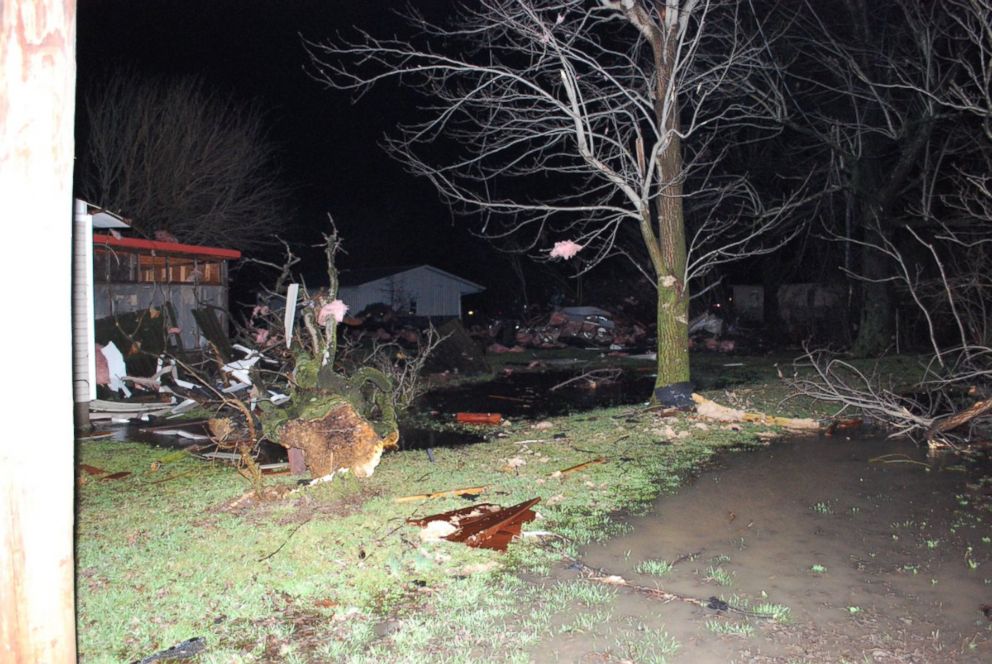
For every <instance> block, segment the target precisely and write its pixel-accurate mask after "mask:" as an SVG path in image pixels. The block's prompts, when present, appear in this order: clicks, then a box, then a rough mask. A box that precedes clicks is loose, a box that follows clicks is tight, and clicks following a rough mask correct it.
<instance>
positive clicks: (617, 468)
mask: <svg viewBox="0 0 992 664" xmlns="http://www.w3.org/2000/svg"><path fill="white" fill-rule="evenodd" d="M706 357H707V360H706V361H708V362H711V363H712V366H711V367H710V370H711V371H714V372H718V373H719V374H720V375H721V376H723V377H724V378H726V377H727V376H729V375H732V374H730V373H729V371H728V369H730V368H727V367H723V366H718V365H722V364H724V363H727V362H744V366H743V367H734V368H733V370H734V371H735V372H738V373H740V374H741V378H742V380H741V382H740V383H738V384H734V385H729V384H728V385H727V386H725V387H724V388H723V389H720V390H714V391H710V392H707V396H709V397H711V398H713V399H716V400H718V401H721V402H723V403H726V404H728V405H733V406H736V407H748V408H754V409H767V410H775V412H776V413H777V414H785V415H808V414H810V410H811V409H810V404H803V403H801V402H795V401H787V402H785V403H784V405H781V406H780V405H779V404H780V402H781V398H782V397H784V396H786V395H785V393H784V391H783V388H781V387H780V386H779V385H777V384H775V383H768V382H766V381H767V380H768V378H769V377H771V376H774V375H775V374H774V371H775V369H774V360H773V358H744V359H742V358H734V357H733V356H716V355H713V356H706ZM709 358H713V359H712V360H710V359H709ZM720 360H722V362H721V361H720ZM699 371H700V373H705V372H706V370H705V369H704V368H700V369H699ZM731 382H733V381H731ZM646 396H647V395H646ZM813 411H814V412H815V409H813ZM821 414H822V413H821ZM499 431H500V433H501V436H500V437H494V438H493V439H491V440H489V441H488V442H484V443H479V444H476V445H469V446H463V447H458V448H443V449H436V450H434V462H431V461H430V460H429V459H428V457H427V455H426V454H425V453H424V452H423V451H402V452H395V453H389V454H387V455H386V456H384V457H383V460H382V463H381V464H380V466H379V467H378V469H377V470H376V472H375V474H374V475H373V476H372V477H371V478H369V479H366V480H358V479H355V478H354V477H351V476H349V475H341V476H338V477H337V478H336V479H335V480H334V481H333V482H330V483H327V484H321V485H317V486H313V487H306V488H298V487H296V485H295V483H294V482H293V481H292V480H291V479H289V478H287V477H271V478H268V479H267V485H268V486H269V487H271V488H272V489H273V490H274V492H275V490H279V489H280V488H281V490H282V491H285V492H287V493H285V495H283V496H282V497H280V498H278V499H274V500H270V501H264V502H257V501H251V502H248V503H246V504H242V505H239V506H237V507H235V508H233V509H231V508H229V505H230V503H231V502H232V501H233V500H234V499H236V498H238V497H239V496H242V495H243V494H244V493H245V492H246V491H248V490H249V485H248V483H247V482H246V481H245V480H244V479H243V478H241V477H240V476H239V475H238V474H237V472H236V471H235V470H234V469H233V468H232V467H230V466H226V465H222V464H217V463H210V462H206V461H203V460H199V459H194V458H190V457H185V456H182V455H178V456H179V458H177V455H176V454H175V453H174V452H173V451H171V450H166V449H161V448H153V447H150V446H148V445H143V444H131V443H115V442H98V441H95V442H83V443H81V444H80V445H79V459H78V461H79V463H81V464H88V465H91V466H96V467H99V468H101V469H104V470H107V471H110V472H118V471H131V473H132V474H131V475H130V476H128V477H126V478H124V479H121V480H114V481H99V480H98V479H96V478H94V477H92V476H87V475H85V474H83V475H81V483H80V486H79V489H78V512H77V513H78V518H77V530H76V537H77V566H78V570H77V597H78V635H79V652H80V659H81V661H84V662H122V661H134V660H137V659H140V658H141V657H144V656H147V655H149V654H151V653H152V652H155V651H157V650H160V649H163V648H167V647H169V646H171V645H174V644H176V643H178V642H181V641H184V640H186V639H189V638H193V637H204V638H205V639H206V641H207V650H206V651H205V652H204V654H202V655H200V656H199V659H198V660H197V661H201V662H266V661H285V662H294V661H297V662H327V661H356V662H360V661H368V662H375V661H391V662H392V661H410V662H418V661H423V662H442V661H526V656H525V652H526V649H527V647H528V644H530V643H533V642H534V641H535V640H536V639H537V637H538V636H539V635H540V634H541V633H542V630H546V629H547V626H548V620H550V616H551V615H552V614H554V613H555V612H556V611H557V610H559V609H560V606H564V605H565V604H567V602H569V601H571V599H570V598H571V597H572V594H574V593H576V592H579V591H578V590H577V589H576V588H577V587H580V586H581V585H582V584H571V586H576V588H572V587H570V586H568V587H564V588H562V589H560V591H557V592H551V593H549V592H547V589H546V588H540V587H537V586H535V585H534V584H531V583H528V582H525V581H523V580H522V579H521V577H520V573H522V572H528V574H529V576H533V575H537V576H541V575H543V574H546V573H547V571H548V570H549V569H550V567H551V565H553V564H554V563H556V562H558V561H560V560H561V559H562V554H571V553H574V551H575V550H576V548H577V547H578V546H579V545H581V544H584V543H587V542H589V541H592V540H598V539H602V538H607V537H610V536H611V535H614V534H616V533H618V532H622V530H623V529H624V527H625V525H624V521H623V519H622V514H623V513H624V512H626V511H634V512H636V511H638V510H642V509H644V508H645V507H646V506H648V505H649V504H650V502H651V501H652V500H653V499H654V498H655V497H656V496H657V495H658V494H659V493H661V492H666V491H673V490H674V489H676V488H677V487H678V486H679V485H680V484H681V483H682V482H684V481H685V479H686V478H687V477H689V476H690V475H691V473H693V472H694V471H695V470H697V469H698V468H699V467H700V466H701V465H702V464H704V463H705V462H706V461H707V459H709V458H711V457H712V455H713V454H714V453H716V452H718V451H721V450H727V449H735V450H738V449H742V448H746V447H747V446H748V445H751V444H758V443H759V435H758V434H762V437H763V434H764V433H766V432H767V427H758V426H752V425H743V426H734V427H730V426H727V425H721V424H717V423H709V424H706V423H701V422H700V421H699V420H696V419H694V416H687V415H682V416H678V417H674V418H660V417H658V416H657V414H656V413H654V412H651V411H646V410H644V409H643V408H642V407H626V408H614V409H606V410H598V411H593V412H586V413H581V414H576V415H572V416H569V417H562V418H557V419H553V420H549V421H548V423H547V424H543V425H541V426H536V425H535V423H533V422H526V421H519V422H510V423H509V424H507V425H504V426H502V427H501V428H500V429H499ZM600 456H602V457H606V458H607V462H606V463H602V464H596V465H591V466H589V467H587V468H586V469H584V470H583V471H581V472H577V473H574V474H569V475H566V476H564V477H552V474H553V473H554V471H556V470H561V469H565V468H568V467H570V466H574V465H576V464H579V463H582V462H585V461H589V460H591V459H594V458H597V457H600ZM510 460H514V461H513V462H512V463H509V462H510ZM521 461H522V462H523V463H522V464H521V463H520V462H521ZM480 485H489V488H488V490H487V492H486V493H485V494H483V496H482V497H481V499H482V500H483V501H484V502H493V503H498V504H501V505H511V504H515V503H518V502H521V501H524V500H526V499H529V498H534V497H540V498H541V502H540V503H539V504H538V505H537V507H536V511H537V512H538V519H537V520H536V521H534V522H531V523H529V524H527V525H526V526H525V528H524V530H525V531H535V530H541V531H550V532H551V533H553V534H554V536H553V537H551V538H543V539H542V538H537V537H534V538H526V539H524V540H522V541H516V542H514V543H512V544H511V546H510V549H509V551H508V552H506V553H497V552H494V551H489V550H481V549H472V548H469V547H466V546H464V545H461V544H455V543H450V542H432V543H424V542H422V541H421V540H420V537H419V529H417V528H415V527H413V526H410V525H408V524H407V523H406V519H407V518H409V517H415V516H423V515H426V514H431V513H434V512H440V511H446V510H451V509H455V508H460V507H464V506H466V505H468V504H469V503H468V502H467V501H466V500H465V499H463V498H458V497H449V498H443V499H439V500H432V501H415V502H407V503H398V502H396V501H395V500H394V499H395V498H396V497H400V496H406V495H412V494H421V493H427V492H434V491H442V490H447V489H452V488H458V487H474V486H480Z"/></svg>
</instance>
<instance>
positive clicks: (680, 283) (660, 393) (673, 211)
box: [654, 26, 692, 408]
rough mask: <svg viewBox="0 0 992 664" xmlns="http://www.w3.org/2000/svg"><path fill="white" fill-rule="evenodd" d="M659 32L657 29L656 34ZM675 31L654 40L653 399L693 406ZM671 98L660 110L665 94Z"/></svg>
mask: <svg viewBox="0 0 992 664" xmlns="http://www.w3.org/2000/svg"><path fill="white" fill-rule="evenodd" d="M660 35H661V33H659V36H660ZM676 42H677V35H676V30H675V28H674V26H673V27H672V28H671V29H670V31H669V32H668V34H667V35H665V36H664V38H663V39H661V43H657V44H655V45H654V47H655V48H654V53H655V66H656V68H657V72H658V88H657V96H656V101H655V113H656V114H657V117H658V125H659V126H664V127H665V128H666V130H667V132H666V133H667V134H668V136H669V143H668V145H667V146H665V149H664V150H663V151H662V153H661V155H660V156H659V157H658V177H659V184H660V187H659V192H658V194H657V196H656V197H655V200H654V204H655V212H656V214H657V223H658V248H659V250H660V251H659V252H658V258H659V260H657V261H656V264H655V270H656V271H657V274H658V320H657V323H658V377H657V379H656V380H655V398H656V399H658V401H660V402H661V403H663V404H664V405H668V406H677V407H680V408H691V407H692V388H691V386H690V385H689V285H688V284H687V283H686V282H685V268H686V245H685V218H684V217H683V210H682V177H683V172H682V169H683V163H682V141H681V140H680V138H679V135H678V125H679V120H678V109H677V106H678V104H677V102H676V101H675V100H676V99H677V91H676V90H673V89H672V86H674V85H675V81H674V79H673V77H672V67H673V63H674V59H675V47H676ZM666 98H669V99H671V100H672V103H671V107H670V108H669V109H667V113H668V115H667V116H666V115H665V108H664V103H665V99H666Z"/></svg>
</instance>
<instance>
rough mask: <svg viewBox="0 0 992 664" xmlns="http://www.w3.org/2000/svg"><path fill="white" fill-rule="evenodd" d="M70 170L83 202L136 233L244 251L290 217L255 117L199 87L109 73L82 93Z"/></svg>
mask: <svg viewBox="0 0 992 664" xmlns="http://www.w3.org/2000/svg"><path fill="white" fill-rule="evenodd" d="M81 110H82V112H83V115H84V117H85V127H86V131H85V132H84V134H85V140H84V141H83V142H82V143H83V145H82V146H81V151H80V159H79V168H78V171H77V191H78V193H79V194H80V195H82V196H83V197H84V198H87V199H88V200H89V201H90V202H92V203H95V204H97V205H101V206H103V207H105V208H107V209H109V210H113V211H115V212H119V213H120V214H122V215H124V216H126V217H127V218H128V219H129V220H130V221H131V222H132V223H133V225H134V227H135V228H137V229H139V230H140V231H142V232H144V233H146V234H148V235H151V234H152V233H153V232H154V231H166V232H168V233H170V234H172V235H174V236H175V237H176V238H178V239H179V240H181V241H184V242H189V243H194V244H221V245H224V246H229V247H234V248H240V249H247V248H251V247H256V246H260V245H264V244H270V243H271V242H272V240H273V238H274V236H275V234H276V233H277V232H278V231H279V229H280V227H281V226H282V225H283V224H284V220H285V219H286V217H287V214H286V211H285V210H284V209H282V205H283V204H284V202H285V200H286V191H285V189H284V187H283V186H282V185H281V184H280V183H279V177H278V173H277V172H276V170H275V168H274V165H273V156H274V151H273V148H272V147H271V145H270V144H269V142H268V141H267V140H266V136H265V130H264V125H263V118H262V115H261V114H260V113H259V112H258V111H257V110H256V109H253V108H244V107H239V106H238V105H237V104H236V103H235V102H234V101H233V100H229V99H224V98H222V97H221V96H219V95H217V94H216V93H211V92H209V91H208V90H207V89H206V86H205V85H204V84H203V82H202V81H199V80H197V79H190V78H187V79H181V80H177V81H173V82H170V81H167V80H164V79H139V78H137V77H136V76H135V75H133V74H120V73H118V74H115V75H112V76H109V77H107V78H105V79H104V81H103V83H102V84H100V85H98V86H95V87H94V88H92V89H91V90H89V91H88V92H87V93H86V95H85V98H84V102H83V108H82V109H81Z"/></svg>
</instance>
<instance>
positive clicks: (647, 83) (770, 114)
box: [308, 0, 802, 403]
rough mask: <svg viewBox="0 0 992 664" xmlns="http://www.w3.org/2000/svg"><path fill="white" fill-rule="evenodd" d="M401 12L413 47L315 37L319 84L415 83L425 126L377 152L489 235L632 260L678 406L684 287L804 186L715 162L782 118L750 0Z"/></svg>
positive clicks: (743, 246) (366, 38)
mask: <svg viewBox="0 0 992 664" xmlns="http://www.w3.org/2000/svg"><path fill="white" fill-rule="evenodd" d="M407 18H409V20H410V21H411V23H412V24H413V25H414V26H415V28H416V29H417V31H418V36H417V37H416V38H414V39H412V40H409V41H407V40H398V39H380V38H377V37H374V36H372V35H369V34H367V33H361V34H360V35H358V36H357V37H356V38H354V39H351V40H337V41H334V42H330V43H324V44H309V45H308V46H309V48H310V50H311V54H312V57H313V62H314V66H315V76H316V77H317V78H318V79H319V80H321V81H323V82H324V83H326V84H327V85H329V86H331V87H333V88H335V89H344V90H354V91H357V92H359V93H360V92H364V91H365V90H367V89H368V88H369V87H370V86H372V85H374V84H376V83H379V82H382V81H385V80H387V79H396V80H398V81H399V83H400V84H401V85H404V86H408V87H410V88H417V89H419V90H420V91H422V92H423V93H424V94H425V96H426V98H427V100H428V101H427V103H426V105H425V106H424V107H423V108H422V109H421V111H422V112H423V115H422V116H421V117H422V119H421V120H419V121H413V122H411V123H409V124H405V125H402V126H400V127H399V128H398V131H397V133H396V134H394V135H393V136H391V137H389V138H388V139H387V147H388V149H389V150H390V151H391V152H392V153H393V154H394V155H395V156H397V157H398V158H400V159H401V160H403V161H404V162H405V163H406V164H407V165H408V166H409V168H410V169H411V170H412V171H413V172H414V173H416V174H419V175H422V176H424V177H426V178H428V179H430V181H431V182H432V183H433V184H434V185H435V187H436V188H437V190H438V191H439V192H440V194H441V195H442V196H443V197H444V198H445V199H446V200H447V201H448V202H449V203H450V204H451V205H452V206H453V207H455V208H456V209H459V210H460V211H465V212H480V211H481V212H482V219H483V222H482V224H481V228H480V230H479V232H480V233H481V234H482V235H484V236H485V237H488V238H490V239H492V240H494V241H497V242H498V241H500V240H502V239H504V238H510V237H511V236H512V237H513V238H514V242H516V243H518V246H521V247H523V248H524V250H525V251H528V252H530V253H531V254H536V255H538V256H541V257H543V258H545V259H547V258H549V257H556V256H561V257H565V258H567V257H569V256H571V255H574V252H575V251H577V250H581V251H582V252H583V258H584V259H585V263H584V266H583V271H585V270H590V269H592V268H593V267H594V266H596V265H597V264H598V263H600V262H602V261H603V260H605V259H607V258H609V257H611V256H615V255H624V256H627V257H628V258H630V259H631V260H632V261H634V263H635V264H636V265H637V266H638V267H639V269H640V270H641V271H642V272H643V273H645V274H647V275H649V277H650V280H651V281H652V282H653V283H655V284H656V285H657V304H658V314H657V321H658V379H657V388H659V391H658V392H657V393H658V394H659V395H662V394H664V395H668V394H674V395H676V398H678V399H679V400H680V401H679V403H687V400H688V394H687V393H686V392H687V387H688V380H689V362H688V353H687V348H686V342H687V321H688V306H689V298H690V283H691V282H692V280H693V279H695V278H698V277H700V276H703V275H705V274H707V273H708V272H709V271H711V270H712V269H714V268H715V267H716V266H719V265H721V264H723V263H725V262H727V261H732V260H736V259H738V258H741V257H744V256H753V255H755V254H758V253H762V252H767V251H771V250H772V249H773V248H774V247H776V246H778V245H779V244H780V243H781V242H782V241H783V237H782V236H780V235H774V234H773V231H775V230H776V228H777V227H779V226H780V225H781V222H782V221H783V220H784V219H785V217H786V213H787V212H789V211H791V210H792V209H794V208H795V207H796V206H797V205H798V203H799V202H800V201H799V196H800V194H799V191H801V190H802V187H801V186H796V183H790V182H787V181H784V182H783V183H782V185H783V186H782V189H783V190H785V191H791V192H793V193H792V194H791V195H789V196H785V197H783V198H782V200H779V201H778V202H777V203H776V204H774V205H770V204H769V203H768V202H767V201H765V200H763V199H762V197H761V196H759V195H758V192H757V191H756V190H755V188H754V187H753V186H751V184H750V182H749V180H748V177H747V174H746V173H727V172H725V171H724V170H722V165H723V161H722V157H723V156H724V154H725V151H726V145H727V143H728V142H733V141H742V140H750V141H759V140H762V139H764V138H767V137H769V136H771V135H773V134H774V133H775V132H776V131H777V130H778V127H780V126H781V121H782V118H781V117H780V114H781V112H782V108H783V99H782V98H781V97H780V95H779V93H778V88H777V81H776V71H775V70H774V69H773V68H771V67H769V66H768V58H767V57H766V56H767V53H766V50H767V39H768V38H767V36H766V35H765V33H764V32H763V31H762V28H761V26H760V25H759V24H758V22H757V20H756V19H755V17H754V16H753V14H752V13H751V11H750V4H749V3H748V2H740V1H737V0H667V1H664V2H662V1H658V2H646V1H644V0H599V1H592V0H482V1H481V2H472V3H466V5H465V6H463V7H461V8H460V10H458V11H457V13H456V15H454V16H452V17H451V19H452V20H451V21H450V22H445V23H444V24H439V23H437V22H434V21H430V20H427V19H426V18H424V17H423V16H421V15H418V14H416V13H415V12H413V11H412V10H411V11H410V12H409V13H408V15H407ZM411 116H412V117H414V118H416V117H417V116H416V115H415V114H413V113H411ZM799 184H800V185H801V184H802V183H799ZM687 222H688V223H687ZM786 237H788V235H786ZM553 241H558V242H559V244H558V245H557V248H556V249H551V248H550V247H549V245H550V244H551V242H553ZM664 388H671V389H664Z"/></svg>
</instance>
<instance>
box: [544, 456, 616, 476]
mask: <svg viewBox="0 0 992 664" xmlns="http://www.w3.org/2000/svg"><path fill="white" fill-rule="evenodd" d="M606 461H607V459H606V457H598V458H596V459H591V460H589V461H583V462H582V463H578V464H575V465H574V466H570V467H568V468H566V469H565V470H556V471H555V472H553V473H551V477H562V476H563V475H570V474H572V473H577V472H579V471H580V470H585V469H586V468H588V467H589V466H594V465H596V464H598V463H606Z"/></svg>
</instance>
